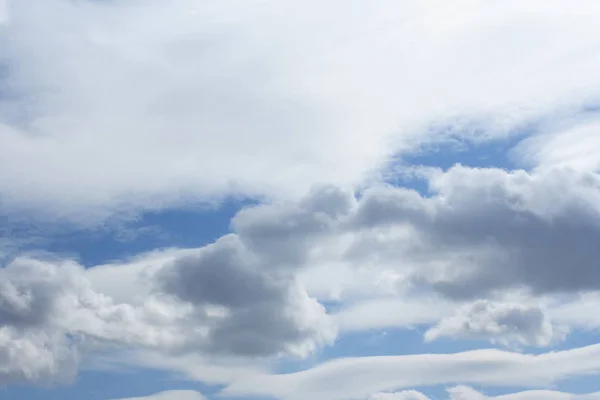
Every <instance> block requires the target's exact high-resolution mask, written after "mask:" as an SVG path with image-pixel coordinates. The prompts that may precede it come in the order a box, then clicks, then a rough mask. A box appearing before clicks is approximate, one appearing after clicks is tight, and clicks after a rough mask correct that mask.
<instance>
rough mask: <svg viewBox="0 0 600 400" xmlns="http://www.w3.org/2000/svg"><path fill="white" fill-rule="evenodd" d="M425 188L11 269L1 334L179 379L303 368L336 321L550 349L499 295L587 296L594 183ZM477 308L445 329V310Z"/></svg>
mask: <svg viewBox="0 0 600 400" xmlns="http://www.w3.org/2000/svg"><path fill="white" fill-rule="evenodd" d="M430 186H431V194H430V195H429V196H423V195H420V194H418V193H417V192H415V191H410V190H407V189H404V188H394V187H389V186H374V187H372V188H370V189H367V190H365V191H364V192H362V193H361V194H360V196H355V195H353V194H352V192H350V191H347V190H342V189H336V188H335V187H330V186H328V187H321V188H317V187H315V188H314V189H313V190H312V191H310V192H309V193H308V194H307V195H305V196H304V197H302V198H300V200H298V201H296V202H294V201H282V202H275V203H273V204H263V205H261V206H254V207H248V208H246V209H244V210H242V211H241V212H240V213H239V214H238V215H237V216H235V217H234V218H233V220H232V224H231V227H232V233H230V234H227V235H225V236H223V237H221V238H219V239H217V240H216V241H215V242H214V243H211V244H208V245H206V246H203V247H200V248H196V249H168V250H164V251H155V252H151V253H148V254H143V255H139V256H137V257H136V258H134V259H132V260H129V261H124V262H121V263H115V264H113V265H105V266H97V267H93V268H91V269H88V270H84V268H83V267H82V266H80V265H78V264H76V263H74V262H66V261H61V260H57V259H46V260H41V259H34V258H32V257H21V258H17V259H15V260H14V261H12V262H11V263H9V264H8V266H7V267H6V268H4V269H2V270H1V274H2V278H3V279H2V280H0V282H1V284H0V289H1V290H0V298H1V299H2V302H1V303H0V304H1V306H0V318H2V320H3V321H4V325H5V326H6V327H7V328H8V329H9V332H10V335H15V334H17V333H15V332H24V333H23V335H24V336H23V337H27V336H25V335H31V337H37V336H36V335H39V334H40V333H48V334H49V335H50V336H51V337H52V338H55V337H56V338H69V337H75V338H83V339H84V340H83V343H84V344H85V345H86V346H92V347H93V346H103V345H109V344H110V345H120V346H124V347H126V348H136V347H141V348H145V349H148V350H149V351H152V352H155V353H156V354H159V355H160V354H162V355H163V356H164V357H165V358H169V357H170V358H169V359H170V360H171V361H172V362H171V363H170V365H171V366H172V368H177V367H176V365H177V363H178V362H182V363H183V364H182V365H183V366H182V367H181V369H183V370H189V368H188V367H189V365H190V361H189V360H187V361H185V360H184V361H182V356H183V355H184V354H188V353H193V354H195V355H197V356H198V357H201V362H202V363H204V364H203V365H210V362H211V359H217V360H220V359H225V360H228V359H239V360H240V361H239V362H240V363H241V364H244V361H243V360H244V359H247V358H248V357H250V358H253V357H258V358H259V359H260V358H264V359H268V358H271V357H285V356H297V357H306V356H307V355H309V354H311V353H314V352H315V351H317V350H318V349H319V348H321V347H323V346H326V345H329V344H331V343H333V341H334V340H335V338H336V337H337V329H338V326H337V324H339V328H341V329H342V330H344V331H347V330H357V329H369V328H378V327H383V326H385V325H386V324H387V325H389V324H400V325H403V326H410V325H431V324H435V323H436V322H438V325H437V326H436V327H434V328H432V330H430V331H429V334H428V336H429V337H430V338H435V337H440V336H443V335H458V336H461V337H486V338H489V339H492V340H494V341H495V342H498V343H506V344H515V343H516V344H533V345H545V344H548V343H550V340H551V338H552V339H554V338H555V337H557V335H558V333H560V332H557V331H556V330H555V329H554V327H552V330H550V328H549V325H548V324H549V322H548V321H547V320H546V319H545V317H544V315H543V314H540V310H539V309H536V308H533V307H524V306H518V305H516V303H517V302H515V301H512V302H511V301H509V300H510V299H508V300H507V299H503V298H502V296H501V294H502V293H505V294H506V293H509V292H510V290H508V289H511V290H513V289H514V290H520V291H522V292H523V293H524V294H525V296H524V297H525V298H527V297H531V296H534V297H535V296H542V297H543V296H548V295H551V294H553V293H557V292H566V293H569V294H570V295H576V294H578V293H579V292H585V291H588V292H593V291H595V290H597V289H598V286H597V282H600V280H596V279H594V277H595V276H596V275H597V271H596V270H597V268H595V261H596V260H597V259H598V257H597V256H598V249H597V246H594V244H595V243H596V241H597V239H598V236H600V235H599V233H600V230H599V229H598V227H599V226H600V224H598V221H599V215H600V213H599V210H598V204H600V201H598V200H599V197H600V189H599V188H600V185H599V184H598V178H597V176H596V175H594V174H590V173H581V172H574V171H566V170H556V171H553V172H552V173H548V172H540V171H536V172H530V173H528V172H525V171H514V172H507V171H503V170H499V169H472V168H467V167H462V166H456V167H454V168H451V169H450V170H448V171H438V172H435V173H434V174H433V175H432V176H431V178H430ZM331 266H334V267H335V268H333V269H331V270H330V267H331ZM336 268H337V269H336ZM344 270H345V271H347V272H348V273H350V272H354V271H358V274H359V275H358V276H359V277H360V279H359V281H356V280H349V281H344V279H337V278H338V277H337V275H336V271H344ZM332 271H333V272H332ZM309 272H310V273H312V274H314V276H313V277H312V280H311V279H307V276H306V273H309ZM318 280H321V282H320V283H319V285H320V286H318V287H317V288H316V290H314V287H311V286H310V285H311V284H314V282H315V281H318ZM330 281H331V282H336V283H335V284H333V285H332V287H335V285H340V286H339V287H338V288H336V289H335V290H336V291H338V294H339V298H338V301H339V308H338V310H337V311H334V312H335V315H334V316H332V315H328V314H327V313H326V310H325V307H324V306H323V305H322V304H320V303H319V302H318V300H317V298H315V296H316V295H315V294H314V292H319V291H321V290H322V288H323V285H325V286H327V285H328V282H330ZM115 282H117V283H115ZM311 282H312V283H311ZM382 282H383V283H382ZM346 284H349V285H350V290H349V291H345V289H347V288H346V287H345V285H346ZM305 285H306V286H305ZM394 297H396V298H394ZM477 299H480V301H478V302H476V303H475V305H472V306H471V308H469V309H466V310H465V311H464V313H463V314H459V315H454V316H452V315H453V313H452V308H453V307H455V306H456V305H457V304H461V302H464V301H467V302H472V301H473V300H475V301H476V300H477ZM481 299H483V300H481ZM486 300H487V301H486ZM398 301H402V302H403V306H402V307H403V308H402V307H399V306H398ZM491 301H494V302H495V303H492V302H491ZM428 302H429V303H428ZM436 302H437V304H438V305H439V306H436V307H435V312H433V311H429V310H428V309H429V308H432V307H430V305H431V304H432V303H436ZM428 304H429V305H428ZM380 306H384V307H386V308H385V310H387V311H390V315H389V316H387V317H382V318H379V317H378V318H375V317H373V316H371V315H370V314H371V313H375V311H385V310H384V309H383V308H382V309H379V310H377V308H378V307H380ZM549 309H553V308H552V307H550V308H549ZM554 309H556V305H554ZM369 310H370V311H369ZM392 312H396V313H397V314H398V316H393V315H392ZM353 319H354V320H353ZM588 319H589V318H588ZM390 321H391V322H390ZM465 321H467V322H468V323H467V325H465V324H464V322H465ZM557 321H559V322H564V318H563V320H561V319H558V320H557ZM576 323H577V322H575V321H572V320H571V321H570V322H566V323H565V324H566V325H570V324H576ZM457 326H458V328H457ZM61 340H62V339H61ZM61 340H58V342H57V343H62V344H65V342H63V341H61ZM66 343H69V341H68V340H67V342H66ZM61 346H62V345H61ZM61 346H57V347H60V348H61V349H63V348H66V347H64V346H62V347H61ZM67 347H68V346H67ZM52 349H53V348H52V347H51V346H50V352H51V353H52V351H53V350H52ZM61 351H62V350H61ZM494 354H495V353H494ZM217 364H219V363H218V362H217ZM17 365H18V364H17ZM221 365H223V364H221ZM186 366H187V367H186ZM211 374H212V375H211V376H213V378H211V379H217V380H221V382H222V381H223V378H218V375H220V376H223V375H222V374H220V373H217V372H211ZM373 392H375V391H373ZM373 392H371V393H373Z"/></svg>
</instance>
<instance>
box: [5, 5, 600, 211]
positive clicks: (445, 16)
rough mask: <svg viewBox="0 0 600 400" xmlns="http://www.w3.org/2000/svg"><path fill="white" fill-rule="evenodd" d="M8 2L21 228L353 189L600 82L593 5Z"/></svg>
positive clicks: (11, 134)
mask: <svg viewBox="0 0 600 400" xmlns="http://www.w3.org/2000/svg"><path fill="white" fill-rule="evenodd" d="M7 4H8V9H9V14H10V18H9V19H6V21H5V23H4V25H3V28H2V30H1V31H0V48H1V49H2V52H1V54H2V57H1V60H0V63H1V65H2V67H1V71H2V73H0V86H1V87H2V88H4V90H3V93H4V94H3V96H2V97H1V99H0V102H1V103H0V105H1V106H2V107H0V109H1V110H2V112H1V114H0V140H1V142H2V144H3V145H2V148H1V149H0V186H1V187H2V193H3V195H2V198H1V202H0V205H1V210H2V213H10V214H12V215H13V217H14V218H16V217H18V216H20V215H21V213H25V214H27V215H35V216H36V217H40V218H41V217H44V216H45V217H48V215H50V216H52V217H54V216H57V215H58V216H60V217H61V218H64V219H67V220H70V221H76V222H79V223H93V222H98V221H101V220H103V219H105V218H109V217H110V216H114V215H116V214H122V213H124V212H130V211H137V210H140V209H146V210H147V209H161V208H164V207H168V206H177V205H180V204H182V203H183V202H185V203H187V202H188V201H190V200H191V201H203V200H207V199H213V198H214V197H220V196H226V195H230V194H240V193H241V194H244V195H248V196H268V197H270V198H290V197H297V196H299V195H302V194H303V193H304V192H305V191H306V190H308V188H309V187H310V186H312V185H313V184H315V183H332V184H336V185H341V186H346V185H350V186H353V185H356V184H360V183H362V182H364V181H365V180H367V179H368V178H369V177H372V173H373V172H374V171H377V170H378V169H380V168H381V167H382V166H384V165H386V164H387V163H388V161H389V160H390V157H391V156H393V155H395V154H397V153H402V152H404V151H406V150H408V149H414V148H418V147H419V146H420V145H421V144H422V143H427V142H431V141H432V140H437V138H439V136H440V135H441V136H448V135H450V136H458V137H460V138H463V139H466V140H471V139H474V140H486V139H487V138H498V137H506V136H507V135H511V134H512V133H513V132H514V131H515V130H517V128H518V127H521V126H523V125H524V124H527V123H529V122H530V121H532V120H533V121H535V120H537V119H539V118H547V117H548V115H552V116H555V115H558V116H560V115H562V114H569V115H571V114H572V110H579V109H582V108H584V107H585V106H586V105H588V104H589V103H591V102H593V101H595V100H596V98H597V93H598V88H599V87H600V78H598V74H597V72H596V71H597V70H598V68H599V66H600V58H599V57H598V45H599V43H600V42H599V40H600V39H598V38H599V37H600V35H599V34H598V26H597V23H596V21H597V20H598V16H599V15H600V9H599V8H598V5H597V4H596V2H595V1H593V0H576V1H575V3H570V4H569V5H568V6H567V5H566V4H565V3H563V2H561V1H551V2H548V1H541V0H536V1H532V2H528V3H527V4H524V3H523V2H521V1H516V0H511V1H505V2H502V3H489V2H485V3H481V2H473V1H469V0H460V1H458V2H454V3H452V4H441V3H440V2H437V1H428V2H423V3H419V4H415V3H414V2H412V1H408V0H406V1H400V2H398V1H390V0H377V1H373V2H369V3H368V4H366V3H365V4H358V3H356V4H353V5H352V6H351V7H348V6H347V4H346V3H345V2H343V1H339V0H336V1H333V2H331V3H329V4H328V5H327V6H323V4H322V3H321V2H316V1H309V2H303V3H302V6H301V7H298V6H297V5H296V4H294V2H255V3H252V4H245V3H243V2H221V3H219V4H210V3H195V2H190V1H189V0H174V1H169V2H168V3H164V2H161V1H157V0H151V1H144V2H142V1H139V0H135V1H127V2H95V1H79V2H69V1H65V0H8V2H7ZM314 10H318V12H315V11H314ZM579 10H585V13H581V12H579ZM42 16H43V17H42ZM331 21H335V29H331ZM107 64H110V67H107ZM233 116H234V117H233ZM482 132H483V133H482ZM586 137H588V136H586ZM232 144H233V145H232ZM8 171H19V173H20V175H23V176H27V179H17V178H16V176H15V174H14V173H11V172H8Z"/></svg>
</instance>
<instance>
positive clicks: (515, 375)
mask: <svg viewBox="0 0 600 400" xmlns="http://www.w3.org/2000/svg"><path fill="white" fill-rule="evenodd" d="M599 354H600V346H599V345H593V346H587V347H583V348H578V349H572V350H566V351H561V352H553V353H545V354H541V355H537V356H533V355H528V354H520V353H510V352H503V351H499V350H476V351H470V352H464V353H455V354H418V355H405V356H381V357H362V358H345V359H338V360H333V361H329V362H327V363H324V364H321V365H319V366H317V367H314V368H311V369H308V370H304V371H299V372H294V373H291V374H281V375H265V376H254V377H252V378H251V379H241V380H239V381H236V382H234V383H232V384H231V385H229V386H228V387H226V388H225V389H224V391H223V394H224V395H229V396H233V395H235V396H273V397H276V398H279V399H284V400H296V399H298V400H300V399H306V398H308V397H310V398H313V399H316V400H321V399H323V400H326V399H329V400H338V399H339V400H343V399H344V400H350V399H364V398H367V397H368V396H370V395H371V394H373V393H380V392H386V391H393V390H398V389H403V388H412V387H419V386H432V385H447V384H453V383H455V382H463V383H468V384H476V385H486V386H505V387H515V386H518V387H529V388H531V387H547V386H549V385H551V384H553V383H555V382H557V381H559V380H561V379H565V378H567V377H573V376H579V375H586V374H590V373H595V372H596V371H597V370H598V368H600V360H599V359H598V355H599Z"/></svg>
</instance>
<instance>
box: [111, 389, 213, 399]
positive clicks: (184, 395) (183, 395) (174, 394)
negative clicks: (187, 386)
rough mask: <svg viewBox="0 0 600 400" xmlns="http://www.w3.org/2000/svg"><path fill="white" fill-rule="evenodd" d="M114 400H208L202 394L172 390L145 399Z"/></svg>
mask: <svg viewBox="0 0 600 400" xmlns="http://www.w3.org/2000/svg"><path fill="white" fill-rule="evenodd" d="M114 400H206V397H204V396H202V394H201V393H199V392H195V391H192V390H170V391H167V392H161V393H156V394H153V395H150V396H144V397H129V398H127V399H114Z"/></svg>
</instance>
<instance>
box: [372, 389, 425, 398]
mask: <svg viewBox="0 0 600 400" xmlns="http://www.w3.org/2000/svg"><path fill="white" fill-rule="evenodd" d="M368 400H429V397H427V396H425V395H424V394H423V393H419V392H417V391H415V390H403V391H401V392H394V393H376V394H373V395H371V396H369V399H368Z"/></svg>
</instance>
